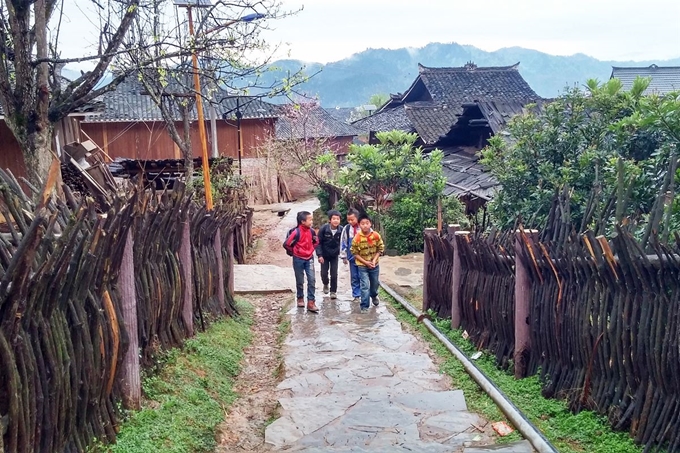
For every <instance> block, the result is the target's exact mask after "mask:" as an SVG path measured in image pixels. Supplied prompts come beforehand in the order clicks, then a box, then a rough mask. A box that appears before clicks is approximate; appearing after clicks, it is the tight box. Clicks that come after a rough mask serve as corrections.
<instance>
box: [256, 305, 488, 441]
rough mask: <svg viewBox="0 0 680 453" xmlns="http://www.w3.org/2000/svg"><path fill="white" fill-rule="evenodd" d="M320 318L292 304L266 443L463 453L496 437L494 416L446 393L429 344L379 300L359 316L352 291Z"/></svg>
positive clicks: (323, 308) (444, 380)
mask: <svg viewBox="0 0 680 453" xmlns="http://www.w3.org/2000/svg"><path fill="white" fill-rule="evenodd" d="M320 308H321V311H320V312H319V314H318V315H313V314H310V313H306V312H305V311H304V310H302V309H297V308H293V309H292V310H291V311H290V312H289V315H290V316H291V333H290V335H289V337H288V339H287V341H286V343H285V349H284V354H285V369H286V379H285V380H284V381H282V382H281V383H280V384H279V386H278V389H279V390H280V392H281V393H280V398H279V403H280V405H281V418H279V419H278V420H277V421H275V422H274V423H273V424H271V425H270V426H269V427H268V428H267V430H266V433H265V440H266V442H267V443H268V444H270V445H272V446H273V447H275V449H277V450H288V451H307V452H312V451H319V452H321V451H356V452H360V451H386V452H387V451H421V452H452V451H463V449H462V448H463V447H464V446H466V445H473V444H477V445H479V444H484V443H489V442H490V441H491V439H490V437H489V436H488V434H486V432H487V431H488V430H485V429H484V427H485V426H486V425H487V422H486V421H485V420H483V419H482V418H481V417H479V416H478V415H476V414H473V413H470V412H468V411H467V406H466V404H465V397H464V395H463V392H462V391H459V390H449V388H450V387H449V382H448V378H447V377H446V376H444V375H442V374H440V373H439V372H438V371H437V367H436V366H435V364H434V363H433V361H432V359H431V358H430V356H429V355H428V354H427V351H426V350H425V346H424V345H423V344H422V342H420V341H419V340H418V339H417V338H416V337H414V336H413V335H411V334H410V333H408V332H406V331H404V330H403V329H402V326H401V323H400V322H399V321H397V320H396V319H395V317H394V315H392V314H391V313H390V312H389V310H388V309H387V308H386V307H385V306H384V305H381V306H379V307H377V308H372V309H371V310H370V312H369V313H368V314H360V313H359V307H358V306H356V305H355V304H352V303H351V301H350V300H349V297H348V294H342V295H340V298H339V299H337V300H330V299H323V300H322V302H321V304H320Z"/></svg>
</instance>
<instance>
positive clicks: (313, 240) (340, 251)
mask: <svg viewBox="0 0 680 453" xmlns="http://www.w3.org/2000/svg"><path fill="white" fill-rule="evenodd" d="M341 217H342V215H341V214H340V212H338V211H335V210H331V211H328V223H327V224H325V225H323V226H322V227H321V228H320V229H319V233H318V234H317V233H316V231H315V230H314V229H313V228H312V222H313V220H312V219H313V217H312V214H311V213H309V212H307V211H301V212H298V214H297V227H295V228H293V229H292V230H290V231H289V232H288V235H287V237H286V240H285V241H284V243H283V247H284V248H285V249H286V251H287V252H288V254H289V255H291V256H292V257H293V270H294V271H295V284H296V288H297V306H298V307H300V308H304V307H305V297H304V279H305V276H306V277H307V304H306V307H307V310H308V311H309V312H311V313H318V311H319V308H318V307H317V306H316V301H315V297H314V292H315V290H316V276H315V274H314V253H315V252H316V256H317V259H318V260H319V264H321V281H322V282H323V292H324V294H329V293H330V298H331V299H335V298H337V291H338V262H339V260H342V262H343V264H345V265H349V272H350V278H351V285H352V297H353V298H354V299H353V302H354V303H357V302H359V306H360V309H361V313H366V312H368V309H369V307H370V304H371V303H373V305H375V306H377V305H378V304H379V303H380V299H379V298H378V286H379V284H380V279H379V277H380V266H379V262H380V255H381V254H382V253H383V251H384V250H385V244H384V243H383V240H382V238H381V237H380V234H379V233H378V232H377V231H373V229H372V228H371V227H372V222H371V219H370V218H369V217H368V216H367V215H365V214H363V215H359V212H358V211H356V210H354V209H350V210H349V211H348V212H347V224H346V225H345V226H344V227H341V226H340V223H341V221H342V218H341Z"/></svg>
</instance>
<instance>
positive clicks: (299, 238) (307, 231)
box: [283, 211, 319, 313]
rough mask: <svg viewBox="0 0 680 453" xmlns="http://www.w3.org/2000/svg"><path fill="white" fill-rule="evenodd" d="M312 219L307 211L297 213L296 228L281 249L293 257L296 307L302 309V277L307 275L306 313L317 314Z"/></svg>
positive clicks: (314, 246)
mask: <svg viewBox="0 0 680 453" xmlns="http://www.w3.org/2000/svg"><path fill="white" fill-rule="evenodd" d="M312 221H313V217H312V214H310V213H309V212H307V211H301V212H298V213H297V223H298V226H297V227H295V228H293V229H292V230H291V231H290V232H289V233H288V237H287V238H286V240H285V241H284V243H283V247H284V248H285V249H286V250H287V251H288V254H289V255H292V256H293V270H294V271H295V286H296V289H297V306H298V307H299V308H304V306H305V299H304V277H305V274H307V311H310V312H312V313H318V311H319V309H318V308H317V307H316V304H315V303H314V291H315V289H316V288H315V284H316V282H315V276H314V249H315V248H316V246H317V244H318V243H319V239H318V237H317V236H316V232H315V231H314V230H313V229H312Z"/></svg>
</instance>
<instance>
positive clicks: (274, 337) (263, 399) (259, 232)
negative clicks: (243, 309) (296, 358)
mask: <svg viewBox="0 0 680 453" xmlns="http://www.w3.org/2000/svg"><path fill="white" fill-rule="evenodd" d="M280 221H281V217H279V216H278V215H277V214H276V213H272V212H270V211H264V212H255V213H254V217H253V235H254V247H253V250H252V251H251V253H250V254H249V257H248V264H275V265H285V264H288V263H289V261H290V257H288V255H286V251H285V250H284V249H283V247H282V246H281V241H282V239H280V238H278V237H276V230H277V228H276V226H277V225H278V223H279V222H280ZM247 299H248V301H249V302H250V303H251V304H252V305H253V307H254V309H255V312H254V314H253V326H252V332H253V340H252V343H251V345H250V346H249V347H248V348H247V349H246V350H245V354H244V357H245V362H244V364H243V369H242V371H241V373H240V374H239V376H238V378H237V381H236V385H235V386H234V391H235V392H236V393H237V394H238V395H239V398H238V400H236V402H235V403H234V404H233V405H232V406H231V407H230V408H228V409H227V410H226V418H225V421H224V422H223V423H222V424H221V425H220V426H219V428H218V433H217V441H218V445H219V446H218V448H217V449H216V450H215V451H216V453H236V452H255V451H257V452H262V451H269V450H270V449H269V448H268V447H267V446H266V445H265V443H264V430H265V428H266V425H267V423H268V422H270V421H271V420H272V419H273V418H275V417H276V410H277V406H278V402H277V396H276V386H277V385H278V383H279V381H280V378H279V375H280V374H281V373H280V372H279V371H280V370H279V368H280V367H281V366H282V357H281V355H280V350H281V343H280V337H281V335H282V334H281V330H280V328H279V326H280V324H281V322H282V316H284V314H285V312H286V307H287V304H289V303H291V302H292V301H293V296H292V294H291V295H290V296H288V295H285V296H282V295H269V296H248V297H247Z"/></svg>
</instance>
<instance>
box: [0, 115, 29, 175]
mask: <svg viewBox="0 0 680 453" xmlns="http://www.w3.org/2000/svg"><path fill="white" fill-rule="evenodd" d="M0 168H2V169H3V170H4V169H7V168H9V169H10V170H11V171H12V173H13V174H14V176H15V177H16V178H17V179H18V178H19V177H20V176H23V177H26V164H25V163H24V155H23V154H22V153H21V148H19V143H17V141H16V139H15V138H14V134H12V131H11V130H9V127H7V124H5V120H0Z"/></svg>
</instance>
